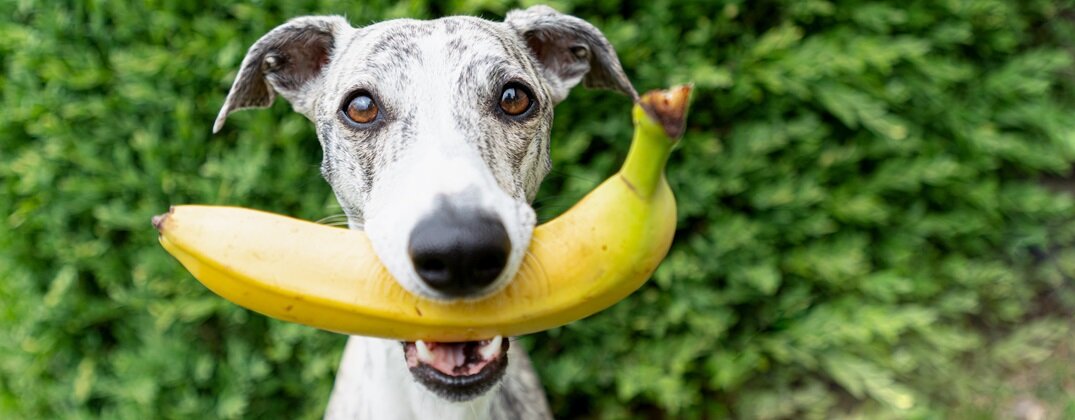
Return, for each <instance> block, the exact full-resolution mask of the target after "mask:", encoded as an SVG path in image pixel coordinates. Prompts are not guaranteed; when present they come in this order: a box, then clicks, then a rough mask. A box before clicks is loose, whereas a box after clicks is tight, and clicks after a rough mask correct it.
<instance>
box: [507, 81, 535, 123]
mask: <svg viewBox="0 0 1075 420" xmlns="http://www.w3.org/2000/svg"><path fill="white" fill-rule="evenodd" d="M531 102H533V101H531V100H530V92H527V91H526V88H525V87H523V86H522V85H520V84H518V83H508V84H507V85H505V86H504V90H503V91H502V92H500V109H501V110H503V111H504V113H505V114H508V115H511V116H516V115H520V114H522V113H524V112H526V111H527V110H528V109H530V104H531Z"/></svg>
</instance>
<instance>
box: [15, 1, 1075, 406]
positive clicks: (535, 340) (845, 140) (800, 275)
mask: <svg viewBox="0 0 1075 420" xmlns="http://www.w3.org/2000/svg"><path fill="white" fill-rule="evenodd" d="M59 3H60V2H50V3H49V4H47V5H45V4H34V3H33V2H27V1H10V0H9V1H3V2H0V4H3V5H4V6H5V7H3V8H2V10H5V13H4V14H3V16H2V17H0V61H2V63H3V64H2V65H3V74H2V76H0V93H2V96H3V109H4V112H3V114H2V115H0V177H2V178H0V215H2V216H3V219H0V232H2V234H0V249H2V250H3V252H2V253H0V279H2V280H0V302H3V304H2V306H0V417H5V418H11V417H13V416H14V417H26V418H56V417H64V418H82V417H105V418H160V417H163V418H189V417H195V416H202V415H206V413H208V415H209V416H211V417H228V418H232V417H250V418H255V417H262V416H268V417H270V418H291V417H296V416H301V417H316V416H319V415H320V413H321V410H323V407H324V404H325V401H326V400H327V396H328V392H329V390H330V389H331V383H332V376H333V371H334V369H335V367H336V366H337V363H338V358H339V355H340V352H341V350H342V345H343V342H344V337H342V336H338V335H333V334H328V333H324V332H318V331H315V330H312V329H309V328H306V327H302V326H297V325H290V324H285V323H282V322H277V321H273V320H269V319H266V318H264V317H262V316H259V315H256V314H252V313H250V312H248V311H246V310H243V309H239V308H237V307H236V306H234V305H232V304H230V303H227V302H225V301H224V300H222V299H219V298H217V297H215V296H214V295H212V294H211V293H210V292H208V291H207V290H205V289H204V288H203V287H202V286H200V285H199V284H198V283H197V282H196V281H193V280H192V279H191V278H190V276H189V275H187V274H186V273H185V272H184V271H183V270H182V269H181V268H180V267H179V265H178V264H177V263H176V262H175V261H173V260H172V259H171V257H169V256H168V255H167V254H165V253H164V252H163V251H162V250H161V249H160V248H159V247H158V246H157V245H156V243H155V233H154V231H153V230H152V229H151V228H150V226H149V222H148V221H149V218H150V217H151V216H152V215H153V214H156V213H160V212H162V211H163V210H164V209H166V208H167V206H168V205H169V204H170V203H188V202H203V203H221V204H234V205H243V206H248V207H255V208H263V209H268V210H272V211H277V212H282V213H287V214H293V215H296V216H299V217H303V218H307V219H319V218H321V217H324V216H326V215H329V214H332V213H336V212H338V208H336V207H335V204H334V201H333V199H332V196H331V193H330V191H329V189H328V187H327V186H326V185H325V183H324V182H323V181H321V180H320V179H319V175H318V171H317V165H318V162H319V157H320V150H319V148H318V145H317V142H316V141H315V137H314V134H313V130H312V129H311V125H310V124H309V123H308V122H307V121H305V120H304V119H303V118H302V117H301V116H299V115H297V114H294V113H292V112H291V111H290V108H289V107H288V106H287V105H286V104H285V103H283V102H282V101H281V102H278V103H277V104H276V105H275V106H274V107H273V108H272V109H271V111H260V112H246V113H240V114H237V115H235V116H234V117H233V119H232V121H231V122H230V125H229V127H230V128H228V129H226V130H225V131H224V133H223V134H222V135H219V136H215V137H211V136H209V131H210V125H211V122H212V119H213V116H214V115H215V113H216V111H217V109H219V106H220V104H221V103H222V101H223V99H224V95H225V94H226V92H227V89H228V87H229V85H230V82H231V81H232V79H233V77H234V75H235V71H236V69H237V67H238V63H239V62H240V60H241V59H242V56H243V54H244V52H245V50H246V48H247V47H248V46H249V45H250V44H251V43H252V42H253V41H254V40H256V39H257V38H258V37H259V36H260V35H261V34H263V33H265V32H266V31H268V30H270V29H271V28H272V27H274V26H275V25H277V24H279V23H281V22H283V21H284V20H286V19H287V18H289V17H292V16H297V15H302V14H318V13H337V14H345V15H347V16H348V17H349V19H350V21H351V22H353V23H355V24H363V23H366V22H371V21H377V20H383V19H387V18H393V17H403V16H407V17H417V18H429V17H436V16H440V15H445V14H481V15H483V16H486V17H488V18H491V19H499V18H500V17H501V16H503V14H504V13H505V12H506V11H507V10H508V9H509V8H511V7H515V6H517V5H514V4H505V3H502V2H499V1H461V0H456V1H452V2H448V4H447V5H442V4H434V2H426V1H414V2H409V3H396V2H389V1H363V2H350V3H349V4H347V5H346V6H344V5H338V4H336V2H329V1H324V2H316V1H290V2H287V1H279V2H276V1H272V2H269V1H265V2H256V3H255V4H233V5H227V4H218V3H217V2H205V4H196V2H188V1H174V0H162V1H155V2H149V4H148V5H134V4H127V3H126V2H103V1H83V2H64V3H63V4H59ZM552 3H553V6H555V7H557V8H558V9H560V10H561V11H565V12H569V13H572V14H575V15H578V16H581V17H584V18H586V19H588V20H590V21H591V22H593V23H594V24H595V25H597V26H598V27H599V28H601V29H603V30H604V32H605V34H606V35H607V36H608V37H609V39H610V40H611V41H612V43H613V44H614V45H616V46H618V47H619V53H620V57H621V59H622V61H623V64H624V67H625V68H626V70H627V72H628V74H629V75H630V76H631V77H632V79H633V80H634V81H635V84H636V85H637V86H638V87H639V88H640V89H646V88H654V87H662V86H666V85H669V84H672V83H677V82H683V81H687V80H693V81H694V82H695V83H696V84H697V87H698V90H697V94H696V96H695V100H694V105H693V110H692V116H691V120H690V129H689V132H688V133H687V136H686V138H685V140H684V141H683V147H682V149H681V150H679V151H678V152H677V153H676V154H675V155H674V156H673V161H672V162H671V164H670V167H669V168H670V171H669V176H670V180H671V182H672V183H673V188H674V189H675V191H676V192H677V195H678V198H679V203H680V211H679V218H680V219H679V222H680V229H679V232H678V233H677V238H676V243H675V245H674V248H673V251H672V253H671V254H670V256H669V257H668V260H667V261H666V262H665V264H664V265H662V266H661V268H660V269H659V270H658V272H657V273H656V275H655V276H654V279H653V281H651V282H650V283H649V284H648V285H647V286H645V287H644V288H643V289H642V290H641V291H639V292H638V293H636V294H635V295H633V296H632V297H631V298H629V299H628V300H626V301H625V302H623V303H620V304H618V305H616V306H615V307H613V308H612V309H610V310H608V311H606V312H604V313H602V314H599V315H597V316H595V317H593V318H591V319H588V320H586V321H582V322H578V323H575V324H572V325H570V326H567V327H564V328H560V329H557V330H553V331H550V332H547V333H544V334H538V335H535V336H532V337H529V338H527V339H525V340H524V341H523V343H524V344H525V345H527V346H529V347H530V348H532V352H533V355H534V359H535V361H536V365H537V366H538V369H539V371H540V373H541V375H542V378H543V380H544V383H545V385H546V388H547V390H548V392H549V394H550V399H551V401H552V403H553V405H554V407H555V409H556V411H557V413H559V414H560V415H561V416H563V417H577V416H596V417H610V418H617V417H623V416H627V415H631V414H634V415H646V416H660V415H662V414H663V415H668V416H675V417H701V416H707V417H712V418H721V417H744V418H781V417H795V418H804V417H806V418H824V417H828V416H830V415H832V414H833V413H843V414H847V415H870V416H889V417H908V416H923V417H928V416H938V415H940V416H944V415H956V414H958V413H964V414H965V413H969V412H972V411H973V410H985V411H984V412H989V411H990V410H995V409H998V407H999V406H996V405H990V404H993V403H994V402H992V401H990V402H987V403H985V404H984V405H983V404H982V403H980V402H976V401H978V400H980V399H981V398H980V396H981V395H986V394H988V393H989V392H993V391H994V390H996V389H998V387H1000V386H1001V384H1002V383H1003V382H1004V380H1005V379H1004V375H1003V372H1004V371H1005V370H1006V369H1009V368H1012V367H1013V366H1017V365H1019V364H1021V363H1038V362H1041V361H1042V360H1043V359H1044V358H1046V357H1048V355H1049V353H1048V351H1047V349H1048V348H1049V346H1050V345H1052V344H1053V343H1055V342H1056V341H1057V340H1059V339H1060V338H1061V337H1064V336H1065V335H1066V334H1067V333H1068V332H1069V329H1070V322H1065V321H1063V320H1064V317H1065V316H1067V315H1069V314H1070V313H1071V311H1072V309H1073V308H1075V293H1073V292H1075V287H1073V286H1075V284H1073V280H1072V276H1073V275H1075V253H1073V252H1072V251H1070V250H1068V248H1067V247H1066V246H1067V245H1069V244H1071V243H1072V242H1073V241H1075V223H1073V217H1072V216H1073V215H1075V202H1073V200H1072V198H1071V196H1069V195H1066V194H1058V193H1055V192H1050V191H1049V190H1047V189H1046V188H1045V187H1043V186H1042V182H1041V179H1042V178H1043V177H1047V176H1061V175H1064V174H1066V173H1067V172H1068V171H1069V168H1070V167H1071V165H1072V161H1073V160H1075V117H1073V116H1075V71H1073V70H1072V69H1073V67H1072V62H1073V57H1072V51H1075V24H1073V20H1075V3H1073V2H1072V1H1070V0H1067V1H1045V0H1031V1H1001V0H946V1H924V0H918V1H866V0H854V1H851V0H848V1H825V0H806V1H802V0H767V1H758V2H749V3H748V2H744V1H742V0H710V1H697V2H676V1H671V0H661V1H648V2H633V1H632V2H623V3H621V2H618V1H607V0H602V1H571V0H562V1H554V2H552ZM627 107H628V103H627V102H626V101H625V100H624V98H623V97H620V96H617V95H614V94H611V93H607V92H593V91H582V90H577V91H576V92H574V93H572V97H571V98H570V99H569V100H568V101H566V102H565V103H564V104H562V105H560V107H559V108H558V109H557V116H556V118H557V121H556V128H555V133H554V135H553V138H554V142H555V143H554V147H553V149H554V150H553V156H554V161H555V171H554V173H553V174H552V175H551V176H550V177H549V179H548V180H547V182H546V183H545V184H544V186H543V191H542V194H541V195H540V197H539V199H538V201H537V204H536V205H537V207H538V208H539V211H540V212H541V214H542V216H543V217H544V218H547V217H550V216H552V215H554V214H556V213H557V212H559V211H562V210H563V209H564V208H566V206H567V205H569V204H570V203H571V202H573V201H574V200H576V199H577V198H579V197H581V196H582V195H583V194H584V193H585V192H586V191H587V190H588V189H590V188H591V187H593V186H594V185H596V183H597V182H598V181H599V180H601V179H603V178H604V177H605V176H606V175H607V174H608V173H610V172H611V171H612V170H613V169H614V167H615V166H616V165H617V164H618V163H619V161H620V160H621V159H622V157H623V156H624V154H625V153H626V147H627V143H626V142H625V139H626V138H628V134H629V121H628V116H627V112H626V110H627ZM982 366H986V369H985V372H987V373H984V374H983V373H982V371H981V370H980V369H978V368H980V367H982ZM975 367H978V368H975ZM976 396H978V397H979V398H977V399H976V398H975V397H976ZM1002 399H1003V398H1002ZM1072 404H1075V403H1072ZM968 407H970V408H968ZM1068 409H1069V410H1073V411H1070V412H1069V413H1070V414H1072V415H1075V405H1071V406H1069V407H1068ZM960 410H964V411H960ZM965 410H972V411H965Z"/></svg>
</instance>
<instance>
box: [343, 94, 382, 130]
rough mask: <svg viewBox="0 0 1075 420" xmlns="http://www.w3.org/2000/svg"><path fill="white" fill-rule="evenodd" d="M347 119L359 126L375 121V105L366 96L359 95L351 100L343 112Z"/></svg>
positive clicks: (370, 98) (371, 99)
mask: <svg viewBox="0 0 1075 420" xmlns="http://www.w3.org/2000/svg"><path fill="white" fill-rule="evenodd" d="M344 112H345V113H346V114H347V118H348V119H350V120H351V121H354V122H356V123H359V124H369V123H371V122H373V120H375V119H377V103H376V102H373V98H372V97H370V95H368V94H364V93H363V94H359V95H357V96H355V97H354V98H351V102H348V103H347V108H346V109H345V110H344Z"/></svg>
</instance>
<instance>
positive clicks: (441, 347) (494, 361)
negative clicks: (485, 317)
mask: <svg viewBox="0 0 1075 420" xmlns="http://www.w3.org/2000/svg"><path fill="white" fill-rule="evenodd" d="M510 345H511V344H510V343H509V341H508V340H507V339H505V338H503V337H500V336H497V337H496V338H492V339H488V340H481V341H464V342H458V343H439V342H428V341H405V342H403V354H404V357H405V358H406V360H407V367H408V368H410V370H411V374H412V375H414V378H415V379H416V380H417V381H418V382H419V383H421V384H422V385H424V386H425V387H426V388H427V389H429V390H430V391H433V392H434V393H436V394H437V395H440V396H441V397H443V398H446V399H449V400H452V401H466V400H469V399H472V398H474V397H477V396H478V395H481V394H482V393H484V392H486V391H488V390H489V389H490V388H492V387H493V385H495V384H496V383H497V381H499V380H500V378H501V377H503V376H504V370H505V369H506V368H507V366H508V347H509V346H510Z"/></svg>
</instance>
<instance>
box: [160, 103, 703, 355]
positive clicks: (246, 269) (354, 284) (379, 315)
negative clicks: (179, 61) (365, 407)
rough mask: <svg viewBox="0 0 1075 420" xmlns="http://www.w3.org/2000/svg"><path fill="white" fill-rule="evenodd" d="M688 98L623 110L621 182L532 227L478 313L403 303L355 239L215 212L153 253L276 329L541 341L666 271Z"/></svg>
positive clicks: (182, 226)
mask: <svg viewBox="0 0 1075 420" xmlns="http://www.w3.org/2000/svg"><path fill="white" fill-rule="evenodd" d="M690 91H691V87H690V86H689V85H688V86H679V87H676V88H672V89H670V90H667V91H651V92H649V93H647V94H646V95H644V96H643V97H642V98H641V100H640V101H639V102H638V103H636V104H635V106H634V107H633V109H632V117H633V121H634V127H635V131H634V137H633V139H632V143H631V148H630V150H629V152H628V154H627V158H626V160H625V161H624V164H623V167H622V168H621V169H620V171H619V172H618V173H617V174H616V175H613V176H612V177H610V178H609V179H608V180H606V181H604V182H603V183H602V184H601V185H600V186H598V187H597V188H595V189H594V190H593V191H591V192H590V193H589V194H588V195H586V197H584V198H583V199H582V200H581V201H580V202H579V203H577V204H576V205H575V206H573V207H572V208H571V209H570V210H568V211H567V212H565V213H564V214H562V215H561V216H559V217H557V218H555V219H553V220H552V221H549V222H548V223H545V224H542V225H540V226H538V227H537V228H536V229H535V230H534V233H533V239H532V241H531V243H530V249H529V252H528V253H527V256H526V258H525V259H524V262H523V264H522V266H521V268H520V270H519V272H518V274H517V275H516V277H515V278H514V279H513V281H512V282H511V283H510V284H509V285H508V286H506V287H505V288H504V289H503V290H501V291H499V292H497V293H495V294H493V295H491V296H487V297H484V298H481V299H479V300H473V301H467V300H460V301H437V300H431V299H428V298H424V297H422V296H417V295H414V294H411V293H410V292H408V291H406V290H405V289H403V288H402V286H400V285H399V284H398V283H397V282H396V281H395V279H394V278H393V277H392V276H391V275H390V274H389V273H388V271H387V270H386V269H385V268H384V266H383V265H382V264H381V262H380V261H379V260H378V258H377V257H376V255H375V254H374V252H373V248H372V247H371V245H370V242H369V239H368V238H367V237H366V235H365V234H363V233H362V232H361V231H354V230H347V229H341V228H334V227H328V226H324V225H319V224H315V223H311V222H306V221H301V220H297V219H292V218H288V217H285V216H280V215H275V214H270V213H265V212H260V211H255V210H248V209H241V208H234V207H215V206H175V207H173V208H172V209H171V210H170V211H169V212H168V213H167V214H164V215H160V216H157V217H154V220H153V224H154V226H155V227H156V228H157V230H158V232H159V240H160V243H161V245H163V246H164V249H166V250H167V251H168V252H169V253H171V254H172V255H173V256H174V257H175V258H176V259H178V260H179V262H180V263H181V264H182V265H183V266H184V267H186V268H187V270H189V271H190V273H191V274H193V275H194V277H195V278H197V279H198V280H199V281H201V282H202V283H203V284H204V285H205V286H206V287H208V288H209V289H210V290H212V291H213V292H215V293H216V294H218V295H220V296H222V297H224V298H225V299H227V300H230V301H232V302H234V303H236V304H238V305H240V306H243V307H246V308H248V309H251V310H254V311H256V312H260V313H262V314H265V315H268V316H270V317H273V318H277V319H280V320H284V321H291V322H297V323H300V324H305V325H309V326H312V327H317V328H321V329H325V330H329V331H334V332H339V333H344V334H354V335H364V336H372V337H381V338H390V339H397V340H406V341H417V340H429V341H438V342H456V341H471V340H481V339H487V338H490V337H494V336H498V335H502V336H514V335H522V334H528V333H533V332H538V331H543V330H546V329H549V328H554V327H557V326H561V325H564V324H567V323H569V322H572V321H575V320H578V319H581V318H584V317H587V316H589V315H592V314H594V313H596V312H599V311H601V310H603V309H605V308H607V307H609V306H612V305H613V304H615V303H616V302H618V301H620V300H621V299H623V298H625V297H627V295H629V294H631V293H632V292H634V291H635V290H637V289H638V288H639V287H640V286H642V284H643V283H645V281H646V280H647V279H648V278H649V276H650V275H651V274H652V273H653V270H655V269H656V268H657V265H658V264H659V263H660V262H661V260H662V259H664V256H665V255H666V254H667V252H668V248H669V247H670V246H671V243H672V236H673V234H674V232H675V226H676V205H675V198H674V197H673V196H672V191H671V189H670V188H669V187H668V183H667V182H666V180H665V177H664V167H665V163H666V162H667V160H668V156H669V153H670V152H671V150H672V148H673V146H674V145H675V143H676V141H677V139H678V138H679V136H680V135H681V134H682V131H683V128H684V123H685V119H686V108H687V102H688V99H689V95H690Z"/></svg>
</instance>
